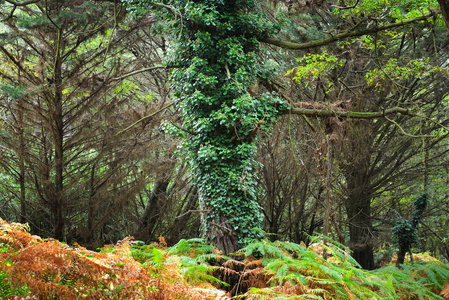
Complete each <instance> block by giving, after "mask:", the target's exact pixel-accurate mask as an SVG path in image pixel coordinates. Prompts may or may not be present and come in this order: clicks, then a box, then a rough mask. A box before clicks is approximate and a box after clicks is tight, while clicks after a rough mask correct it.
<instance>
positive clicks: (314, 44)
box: [260, 13, 433, 50]
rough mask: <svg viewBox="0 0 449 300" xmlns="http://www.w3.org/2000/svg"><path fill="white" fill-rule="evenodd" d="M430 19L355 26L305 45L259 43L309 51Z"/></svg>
mask: <svg viewBox="0 0 449 300" xmlns="http://www.w3.org/2000/svg"><path fill="white" fill-rule="evenodd" d="M431 17H433V14H432V13H430V14H427V15H425V16H421V17H417V18H414V19H411V20H407V21H403V22H398V23H392V24H388V25H385V26H380V27H378V26H373V27H369V28H365V29H361V30H355V28H357V25H356V26H355V27H354V28H352V29H350V30H348V31H345V32H341V33H339V34H336V35H332V36H331V37H329V38H326V39H322V40H318V41H311V42H306V43H297V42H290V41H287V40H282V39H279V38H273V37H266V38H264V39H261V40H260V42H263V43H266V44H271V45H275V46H279V47H282V48H286V49H291V50H302V49H310V48H316V47H320V46H324V45H328V44H330V43H333V42H336V41H339V40H342V39H346V38H349V37H356V36H363V35H367V34H371V33H376V32H379V31H383V30H388V29H392V28H396V27H401V26H405V25H408V24H412V23H414V22H418V21H424V20H427V19H428V18H431Z"/></svg>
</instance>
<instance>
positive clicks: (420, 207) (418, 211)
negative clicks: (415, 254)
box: [393, 192, 428, 251]
mask: <svg viewBox="0 0 449 300" xmlns="http://www.w3.org/2000/svg"><path fill="white" fill-rule="evenodd" d="M427 201H428V194H427V192H424V193H423V194H422V195H420V196H419V197H417V198H416V199H415V201H414V207H415V209H414V211H413V215H412V219H411V220H406V219H398V220H396V221H395V224H394V226H393V236H394V237H395V239H396V241H397V243H398V244H399V247H400V249H404V251H409V250H410V248H411V246H412V245H413V244H416V243H417V241H418V234H417V229H418V224H419V221H420V220H421V217H422V215H423V212H424V210H425V209H426V207H427Z"/></svg>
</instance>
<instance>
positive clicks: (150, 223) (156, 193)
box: [136, 178, 169, 242]
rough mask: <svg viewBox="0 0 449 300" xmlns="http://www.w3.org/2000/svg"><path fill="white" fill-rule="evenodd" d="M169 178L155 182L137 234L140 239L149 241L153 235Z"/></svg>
mask: <svg viewBox="0 0 449 300" xmlns="http://www.w3.org/2000/svg"><path fill="white" fill-rule="evenodd" d="M168 184H169V180H168V179H166V178H163V179H159V180H157V181H156V183H155V184H154V187H153V190H152V191H151V194H150V197H149V198H148V201H147V204H146V205H145V210H144V212H143V214H142V217H141V219H140V224H139V228H138V232H137V234H136V236H137V237H138V239H140V240H143V241H147V242H149V241H150V240H151V239H152V238H154V237H153V233H154V229H155V227H156V221H157V218H158V217H159V216H160V213H161V211H160V199H161V197H162V196H163V195H164V194H165V193H166V192H167V187H168Z"/></svg>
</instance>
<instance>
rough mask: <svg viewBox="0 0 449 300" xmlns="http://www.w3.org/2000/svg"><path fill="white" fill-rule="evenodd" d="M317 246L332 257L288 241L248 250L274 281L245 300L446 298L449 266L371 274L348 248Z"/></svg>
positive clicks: (385, 269) (423, 265)
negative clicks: (445, 286) (324, 256)
mask: <svg viewBox="0 0 449 300" xmlns="http://www.w3.org/2000/svg"><path fill="white" fill-rule="evenodd" d="M321 238H322V237H321ZM314 245H315V246H316V247H322V248H323V249H325V250H326V251H327V253H328V257H329V258H328V259H327V260H325V259H324V258H323V257H322V256H321V255H319V254H317V253H315V252H314V251H312V247H310V248H306V247H305V246H304V245H298V244H293V243H288V242H281V241H275V242H269V241H266V240H263V241H257V242H253V243H251V244H249V245H248V246H246V247H245V248H244V249H242V250H241V252H242V253H245V254H246V255H255V256H259V257H260V256H262V260H263V263H264V266H265V271H264V272H265V273H266V274H267V275H269V276H272V277H271V279H270V282H271V287H269V288H266V289H256V288H252V289H250V291H249V292H248V293H246V294H245V295H242V298H243V297H252V299H391V300H393V299H399V298H401V297H404V296H405V297H407V299H442V298H441V297H439V296H438V295H436V294H435V292H436V291H439V290H441V289H442V288H443V285H444V284H446V283H447V282H448V280H449V266H447V265H445V264H443V263H441V262H438V261H426V262H418V263H415V264H414V265H411V266H404V269H398V268H396V267H394V266H392V265H389V266H386V267H383V268H380V269H377V270H374V271H366V270H363V269H361V268H360V266H359V265H358V264H357V262H355V261H354V259H352V257H351V256H350V255H349V249H348V248H346V247H344V246H343V245H341V244H339V243H336V242H333V241H331V240H327V244H321V243H320V244H314ZM280 291H282V292H280Z"/></svg>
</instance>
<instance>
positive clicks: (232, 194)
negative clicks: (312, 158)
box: [134, 0, 287, 244]
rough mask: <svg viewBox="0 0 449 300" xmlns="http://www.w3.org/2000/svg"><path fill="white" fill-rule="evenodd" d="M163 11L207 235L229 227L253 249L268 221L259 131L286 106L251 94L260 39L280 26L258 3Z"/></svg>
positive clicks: (181, 0)
mask: <svg viewBox="0 0 449 300" xmlns="http://www.w3.org/2000/svg"><path fill="white" fill-rule="evenodd" d="M135 2H136V1H134V3H135ZM137 2H140V3H143V2H142V1H137ZM164 5H165V6H167V7H171V9H167V10H166V14H165V15H164V18H165V20H172V21H175V23H176V25H177V26H174V27H173V28H174V30H173V31H172V36H173V40H174V41H173V43H172V51H171V52H170V54H169V55H168V57H167V61H166V63H167V64H168V65H175V66H180V67H179V68H177V69H175V70H174V71H173V72H172V73H171V83H172V85H173V88H174V90H175V93H174V97H175V102H176V104H177V105H178V106H179V107H180V108H181V110H182V117H183V119H184V121H185V124H184V125H183V126H184V128H183V129H184V130H182V131H178V132H177V135H179V136H182V137H183V138H184V142H183V148H182V149H183V150H184V151H185V153H186V154H187V157H188V158H189V160H190V165H191V171H192V175H193V177H194V182H195V183H196V185H197V186H198V190H199V195H200V204H201V207H202V208H203V209H204V210H205V211H208V212H207V213H206V214H205V216H204V218H203V226H202V232H203V235H204V237H205V238H207V239H208V240H209V241H210V242H214V241H215V238H216V236H217V234H218V232H217V230H218V231H219V230H220V229H219V226H216V225H213V224H222V225H223V224H224V225H225V226H226V227H228V228H229V227H230V228H232V229H231V231H232V233H228V234H230V235H233V236H237V237H238V241H239V243H241V244H245V243H248V242H250V241H251V240H253V239H258V238H261V237H262V236H261V234H260V233H259V232H258V231H257V230H253V228H261V223H262V213H261V210H260V207H259V205H258V201H257V199H258V196H259V190H258V189H257V186H256V178H255V175H254V174H255V168H256V162H255V161H254V159H253V155H254V151H255V146H254V145H255V143H254V140H255V137H256V133H257V132H258V131H260V130H264V129H267V128H269V127H270V124H271V123H272V122H273V121H274V120H275V119H276V117H277V116H278V115H279V114H280V112H281V111H282V110H284V109H286V108H287V106H286V104H285V103H284V102H283V101H281V100H280V99H279V98H277V97H275V96H274V95H269V94H267V95H262V96H257V97H256V96H254V95H252V94H250V93H249V87H250V85H251V84H254V83H255V82H256V81H257V80H258V79H259V78H260V77H259V75H262V74H263V71H261V67H260V66H259V65H258V62H257V57H258V54H259V42H258V39H260V38H263V37H264V36H267V35H268V34H272V33H273V32H274V31H276V30H277V26H276V25H274V24H271V23H270V22H268V21H267V19H266V18H265V17H264V16H263V15H262V14H261V13H259V12H258V1H254V0H232V1H223V0H198V1H186V0H173V1H166V2H164ZM155 7H158V6H157V5H155ZM262 76H264V77H266V74H265V75H262Z"/></svg>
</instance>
